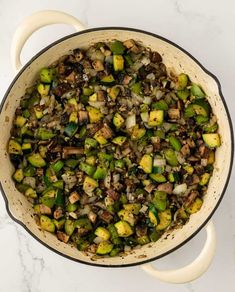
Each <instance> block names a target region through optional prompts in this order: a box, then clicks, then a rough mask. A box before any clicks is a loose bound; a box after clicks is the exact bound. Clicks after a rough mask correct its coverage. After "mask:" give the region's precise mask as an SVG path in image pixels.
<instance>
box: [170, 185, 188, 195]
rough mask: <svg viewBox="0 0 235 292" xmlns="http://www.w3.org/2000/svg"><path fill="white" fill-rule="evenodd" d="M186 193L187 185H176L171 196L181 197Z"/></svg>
mask: <svg viewBox="0 0 235 292" xmlns="http://www.w3.org/2000/svg"><path fill="white" fill-rule="evenodd" d="M186 191H187V185H186V184H185V183H184V184H181V185H177V186H176V187H175V188H174V190H173V194H174V195H182V194H184V193H185V192H186Z"/></svg>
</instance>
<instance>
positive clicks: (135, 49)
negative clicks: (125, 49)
mask: <svg viewBox="0 0 235 292" xmlns="http://www.w3.org/2000/svg"><path fill="white" fill-rule="evenodd" d="M130 51H131V52H132V53H134V54H139V53H140V49H139V48H138V47H137V46H136V45H134V46H133V47H132V48H131V49H130Z"/></svg>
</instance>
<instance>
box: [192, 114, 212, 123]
mask: <svg viewBox="0 0 235 292" xmlns="http://www.w3.org/2000/svg"><path fill="white" fill-rule="evenodd" d="M208 120H209V118H208V117H205V116H201V115H198V116H196V117H195V121H196V124H197V125H203V124H205V123H206V122H208Z"/></svg>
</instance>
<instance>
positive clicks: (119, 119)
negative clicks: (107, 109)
mask: <svg viewBox="0 0 235 292" xmlns="http://www.w3.org/2000/svg"><path fill="white" fill-rule="evenodd" d="M124 123H125V120H124V119H123V117H122V116H121V115H120V114H119V113H116V114H115V115H114V117H113V124H114V126H115V127H116V128H118V129H119V128H120V127H121V126H122V125H123V124H124Z"/></svg>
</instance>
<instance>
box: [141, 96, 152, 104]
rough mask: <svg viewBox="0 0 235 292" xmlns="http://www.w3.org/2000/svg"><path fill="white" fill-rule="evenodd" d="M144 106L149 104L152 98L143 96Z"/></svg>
mask: <svg viewBox="0 0 235 292" xmlns="http://www.w3.org/2000/svg"><path fill="white" fill-rule="evenodd" d="M143 102H144V103H145V104H151V102H152V98H151V97H150V96H144V101H143Z"/></svg>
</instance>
